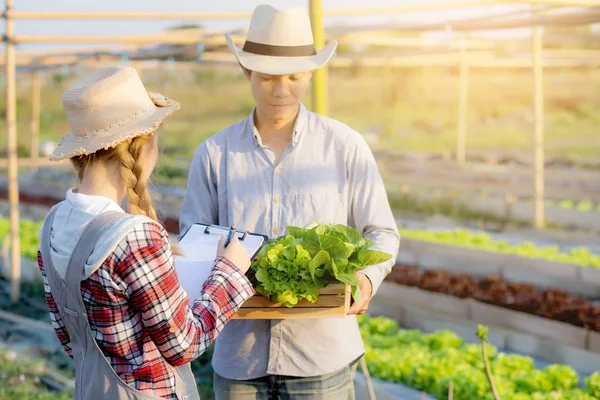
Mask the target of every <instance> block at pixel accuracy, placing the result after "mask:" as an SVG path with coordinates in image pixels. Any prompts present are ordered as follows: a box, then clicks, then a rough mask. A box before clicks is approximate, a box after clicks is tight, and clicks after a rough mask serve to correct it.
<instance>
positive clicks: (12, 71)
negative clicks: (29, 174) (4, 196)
mask: <svg viewBox="0 0 600 400" xmlns="http://www.w3.org/2000/svg"><path fill="white" fill-rule="evenodd" d="M12 7H13V0H6V11H7V13H8V12H9V11H10V10H11V9H12ZM5 19H6V21H5V26H6V44H5V47H6V137H7V140H6V150H7V153H8V154H7V155H8V204H9V209H10V211H9V213H10V250H11V252H10V255H11V259H10V281H11V291H10V300H11V301H12V302H17V301H18V300H19V297H20V289H21V288H20V280H21V243H20V241H19V181H18V173H19V171H18V167H17V121H16V120H17V104H16V103H17V92H16V79H15V78H16V76H15V75H16V57H15V42H14V41H13V40H12V39H13V33H14V21H13V20H12V18H10V17H6V18H5Z"/></svg>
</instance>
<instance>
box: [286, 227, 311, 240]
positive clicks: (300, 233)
mask: <svg viewBox="0 0 600 400" xmlns="http://www.w3.org/2000/svg"><path fill="white" fill-rule="evenodd" d="M286 229H287V231H288V232H289V233H290V235H292V236H293V237H295V238H296V239H298V238H302V239H304V238H306V237H307V236H308V234H309V232H310V231H309V230H308V229H304V228H300V227H297V226H288V227H286Z"/></svg>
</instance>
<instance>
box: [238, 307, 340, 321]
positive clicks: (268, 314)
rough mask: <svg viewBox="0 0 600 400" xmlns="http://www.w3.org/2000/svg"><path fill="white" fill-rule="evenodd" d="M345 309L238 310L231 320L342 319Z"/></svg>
mask: <svg viewBox="0 0 600 400" xmlns="http://www.w3.org/2000/svg"><path fill="white" fill-rule="evenodd" d="M345 316H346V307H345V306H340V307H309V308H295V307H294V308H286V309H265V308H264V307H263V308H240V309H239V310H238V312H237V313H236V314H235V315H234V316H233V319H296V318H343V317H345Z"/></svg>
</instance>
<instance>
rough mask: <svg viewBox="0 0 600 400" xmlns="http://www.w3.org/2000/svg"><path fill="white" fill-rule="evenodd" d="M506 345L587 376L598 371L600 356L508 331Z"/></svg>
mask: <svg viewBox="0 0 600 400" xmlns="http://www.w3.org/2000/svg"><path fill="white" fill-rule="evenodd" d="M506 345H507V347H508V348H509V349H511V350H514V351H517V352H519V353H525V354H530V355H533V356H536V357H539V358H541V359H544V360H546V361H550V362H553V363H558V364H566V365H570V366H571V367H573V368H575V369H576V370H577V371H581V372H582V373H584V374H586V375H588V374H591V373H593V372H595V371H597V370H598V366H599V365H600V354H598V353H597V352H593V351H590V350H584V349H578V348H574V347H571V346H568V345H564V344H560V343H556V342H552V341H548V340H544V339H543V338H539V337H536V336H534V335H531V334H527V333H521V332H514V331H508V332H507V334H506Z"/></svg>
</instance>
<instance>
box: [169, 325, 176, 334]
mask: <svg viewBox="0 0 600 400" xmlns="http://www.w3.org/2000/svg"><path fill="white" fill-rule="evenodd" d="M169 332H171V333H176V332H177V327H175V326H172V327H171V329H169Z"/></svg>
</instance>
